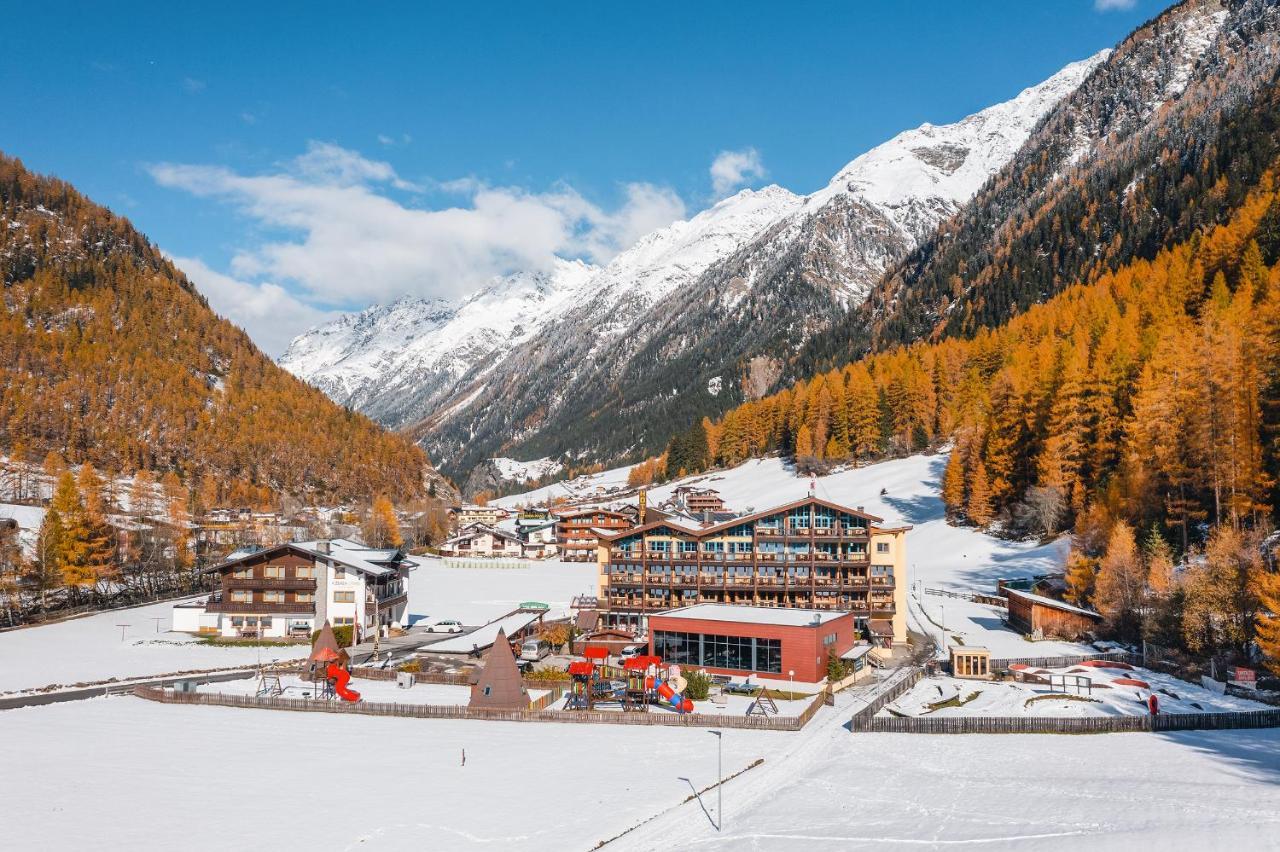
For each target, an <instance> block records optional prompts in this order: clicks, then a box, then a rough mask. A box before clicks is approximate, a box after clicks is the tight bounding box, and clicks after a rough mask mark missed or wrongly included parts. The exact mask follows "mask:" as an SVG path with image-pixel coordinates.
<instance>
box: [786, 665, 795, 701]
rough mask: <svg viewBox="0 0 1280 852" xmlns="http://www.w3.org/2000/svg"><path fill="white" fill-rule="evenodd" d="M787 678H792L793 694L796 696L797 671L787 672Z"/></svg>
mask: <svg viewBox="0 0 1280 852" xmlns="http://www.w3.org/2000/svg"><path fill="white" fill-rule="evenodd" d="M787 676H788V677H790V678H791V694H792V695H795V694H796V670H795V669H791V670H790V671H788V672H787Z"/></svg>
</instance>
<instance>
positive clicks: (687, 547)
mask: <svg viewBox="0 0 1280 852" xmlns="http://www.w3.org/2000/svg"><path fill="white" fill-rule="evenodd" d="M680 552H681V553H697V552H698V543H697V542H696V541H682V542H680Z"/></svg>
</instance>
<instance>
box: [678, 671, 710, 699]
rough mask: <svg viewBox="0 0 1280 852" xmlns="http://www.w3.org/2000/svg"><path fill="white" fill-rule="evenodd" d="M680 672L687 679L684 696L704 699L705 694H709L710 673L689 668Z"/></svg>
mask: <svg viewBox="0 0 1280 852" xmlns="http://www.w3.org/2000/svg"><path fill="white" fill-rule="evenodd" d="M681 674H683V675H684V679H685V680H686V681H688V686H686V687H685V690H684V697H685V698H691V699H693V700H694V701H705V700H706V698H707V696H708V695H710V694H711V675H709V674H707V673H706V672H704V671H702V670H701V669H691V670H689V671H687V672H681Z"/></svg>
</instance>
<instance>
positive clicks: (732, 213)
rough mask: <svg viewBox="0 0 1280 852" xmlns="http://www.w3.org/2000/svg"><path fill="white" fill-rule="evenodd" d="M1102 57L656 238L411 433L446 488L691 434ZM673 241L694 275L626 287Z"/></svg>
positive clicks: (873, 275)
mask: <svg viewBox="0 0 1280 852" xmlns="http://www.w3.org/2000/svg"><path fill="white" fill-rule="evenodd" d="M1106 56H1107V52H1106V51H1103V52H1101V53H1099V54H1098V55H1096V56H1093V57H1090V58H1089V59H1086V60H1083V61H1081V62H1075V63H1072V64H1071V65H1068V66H1067V67H1066V68H1064V69H1062V70H1061V71H1060V72H1058V73H1057V74H1055V75H1054V76H1053V77H1051V78H1049V79H1048V80H1046V81H1045V82H1043V83H1041V84H1039V85H1037V86H1034V87H1031V88H1029V89H1027V90H1025V91H1023V92H1021V93H1020V94H1019V95H1018V96H1017V97H1015V98H1013V99H1012V100H1010V101H1007V102H1005V103H1001V104H998V105H996V106H993V107H990V108H988V109H985V110H983V111H982V112H980V113H977V114H975V115H971V116H969V117H967V118H965V119H962V120H961V121H959V122H956V123H954V124H949V125H944V126H936V125H924V126H922V127H919V128H916V129H914V130H909V131H906V132H904V133H901V134H899V135H898V136H896V137H894V138H893V139H891V140H889V141H888V142H885V143H884V144H882V145H879V146H877V147H876V148H874V149H872V150H871V151H868V152H866V153H865V154H863V155H861V156H859V157H858V158H856V159H855V160H853V161H852V162H850V163H849V164H848V165H846V166H845V167H844V168H842V169H841V170H840V171H839V172H838V173H837V175H836V176H835V177H834V178H832V180H831V181H830V182H829V183H828V185H827V186H825V187H823V188H822V189H819V190H818V191H817V192H815V193H813V194H811V195H809V196H807V197H803V198H798V197H797V196H795V195H793V194H791V193H789V192H786V191H785V190H783V189H780V188H778V187H769V188H766V189H764V190H760V191H759V192H755V193H752V192H750V191H744V192H743V193H740V194H739V195H738V196H735V197H733V198H730V199H727V200H725V201H723V202H721V203H720V204H719V205H717V206H716V207H713V208H711V209H710V210H708V211H706V212H705V213H703V214H701V215H700V216H697V217H694V219H693V220H691V221H690V222H689V223H685V224H684V225H683V227H681V226H676V227H674V228H673V229H668V230H667V232H659V233H658V234H655V235H651V237H649V238H646V239H645V240H642V241H641V243H640V244H638V245H637V246H636V248H635V249H633V252H635V254H634V255H632V253H631V252H628V253H627V254H626V255H623V256H620V257H619V258H618V260H617V261H615V262H614V263H613V264H610V266H609V267H608V268H606V269H605V270H604V271H603V272H601V273H600V275H599V276H597V278H596V279H595V280H594V281H593V282H592V285H591V287H590V288H589V289H590V290H592V291H594V295H593V296H592V299H591V300H590V301H588V302H585V303H583V304H582V305H580V306H578V307H575V308H574V309H573V310H571V311H569V312H568V313H566V314H565V315H564V316H563V317H561V318H559V319H557V320H556V321H554V322H551V323H548V324H547V325H546V326H545V327H544V329H543V332H542V333H540V334H539V335H538V336H536V337H535V338H532V339H530V340H529V341H528V342H527V343H525V344H524V345H523V346H521V347H520V349H519V350H518V351H515V352H513V353H512V356H511V358H509V359H508V360H507V362H506V363H504V364H501V365H499V366H498V367H496V368H495V369H494V370H492V371H490V372H488V373H486V374H485V375H484V376H482V377H481V376H477V377H475V380H474V381H471V380H463V381H462V382H460V383H459V385H458V387H457V389H456V391H455V395H454V399H455V400H464V401H465V402H464V403H463V404H455V405H452V406H448V407H446V409H445V410H444V411H441V412H438V413H437V414H436V415H434V416H432V417H429V418H428V419H427V420H426V421H424V422H423V424H421V426H420V427H418V434H419V435H420V436H422V437H423V438H424V442H425V444H426V446H427V447H429V448H431V449H432V450H433V451H435V452H437V453H439V454H441V455H443V456H444V457H448V458H450V459H451V460H452V461H453V464H454V467H453V470H454V471H455V472H461V471H465V470H469V469H471V468H472V467H474V466H475V465H476V464H478V463H479V462H480V461H481V460H482V458H483V457H484V456H488V455H493V454H495V453H496V452H498V451H501V452H503V453H508V454H510V453H513V452H514V453H515V454H516V455H517V456H521V457H523V456H524V455H538V456H544V455H551V456H558V455H560V454H562V453H566V452H570V451H575V452H577V453H581V454H585V455H586V456H588V457H593V458H600V459H610V458H615V457H617V456H618V455H619V454H622V453H626V452H629V451H633V450H635V449H639V448H643V449H646V450H654V449H656V448H657V445H658V443H659V442H660V441H663V440H665V437H666V435H668V434H669V429H670V426H671V422H672V421H671V418H672V417H674V416H676V414H675V412H676V411H680V412H681V415H680V420H684V421H687V419H688V418H689V416H690V414H691V413H694V414H698V415H701V414H703V413H706V414H714V413H716V412H717V411H719V410H722V409H723V408H724V407H725V406H726V405H728V404H731V403H732V402H733V401H736V400H739V399H741V398H742V397H743V396H744V395H747V396H749V395H753V394H754V393H759V392H763V391H764V390H765V389H767V387H768V385H769V384H770V383H771V380H770V377H771V376H776V372H777V369H778V367H777V364H778V363H779V362H780V359H781V357H782V356H785V354H786V353H787V352H788V351H794V349H795V347H797V346H799V345H800V344H802V343H803V342H804V340H805V339H807V337H808V336H809V335H811V334H814V333H816V332H818V331H821V330H822V329H824V328H825V327H827V326H828V325H829V324H830V323H832V322H834V321H835V320H836V319H837V318H838V317H839V316H841V315H843V313H844V312H845V311H846V310H847V309H848V308H849V307H850V306H852V305H856V304H858V303H859V302H861V300H862V299H863V298H865V295H866V293H867V292H868V291H869V290H870V288H871V287H872V286H873V285H874V284H875V282H876V281H878V280H879V278H880V276H881V275H882V274H883V273H884V271H885V269H886V268H887V267H888V266H889V265H890V264H891V263H893V262H894V261H896V260H897V259H899V258H901V257H903V256H905V255H906V253H907V252H909V251H911V249H913V248H914V247H915V246H916V245H918V244H919V243H920V242H921V241H922V240H924V239H927V238H928V237H929V236H930V235H931V234H932V233H933V232H934V231H935V230H936V229H937V226H938V224H939V223H940V222H941V221H943V220H944V219H946V218H948V217H949V216H951V215H953V214H954V213H955V212H956V211H957V210H958V209H959V208H960V207H961V205H963V204H964V203H965V202H966V201H967V200H968V199H969V198H970V197H972V196H973V194H974V193H975V192H977V191H978V189H980V188H981V186H982V185H983V183H984V182H985V181H986V180H987V179H988V178H989V177H990V176H991V175H992V174H993V173H995V172H996V171H997V170H998V169H1000V168H1001V167H1002V166H1003V165H1004V164H1005V163H1006V162H1007V161H1008V159H1009V158H1011V157H1012V156H1013V155H1014V153H1015V152H1016V151H1017V149H1018V147H1019V146H1020V145H1021V144H1022V142H1023V141H1025V140H1026V138H1027V136H1028V135H1029V134H1030V133H1031V131H1032V129H1033V128H1034V127H1035V125H1036V123H1037V122H1038V121H1040V120H1041V119H1042V118H1043V117H1044V115H1045V113H1046V112H1048V111H1049V110H1050V109H1051V108H1052V107H1053V106H1054V105H1055V104H1056V103H1058V101H1060V100H1061V99H1062V98H1063V97H1065V96H1066V95H1067V94H1069V93H1070V92H1071V91H1073V90H1074V89H1075V87H1077V86H1078V85H1080V82H1081V81H1082V80H1083V79H1084V78H1085V77H1086V76H1087V75H1088V74H1089V73H1090V72H1091V71H1092V70H1093V69H1094V68H1095V67H1096V66H1097V65H1098V64H1099V63H1101V62H1102V61H1103V60H1105V58H1106ZM748 204H750V208H748V207H747V205H748ZM747 209H750V210H751V213H752V215H746V212H745V211H746V210H747ZM730 223H732V224H733V225H734V226H735V227H734V228H733V230H732V233H727V231H728V230H729V225H730ZM712 225H719V226H720V227H719V228H715V229H711V226H712ZM694 226H697V227H694ZM752 229H753V230H752ZM749 230H750V231H751V233H749V234H748V233H745V232H747V231H749ZM677 232H678V233H677ZM687 232H692V233H696V234H698V237H699V239H697V240H696V241H695V240H691V239H690V238H689V237H687V236H685V234H686V233H687ZM712 235H716V236H717V237H718V238H716V239H712ZM651 241H652V242H651ZM668 242H675V243H678V244H679V245H680V252H678V254H680V255H681V256H684V255H689V254H691V255H693V256H696V257H697V258H698V259H699V260H702V261H703V263H702V264H701V267H700V268H694V267H693V266H691V265H675V264H662V265H661V266H660V267H659V268H660V269H661V273H660V275H661V277H662V278H663V280H665V281H666V282H667V285H666V286H648V287H636V286H635V284H634V282H636V281H638V280H645V279H646V278H648V277H649V276H642V275H637V274H636V273H635V271H634V270H633V269H632V268H631V264H632V263H635V262H637V261H639V262H640V263H642V264H643V263H644V262H645V261H646V260H647V259H648V258H647V255H648V254H649V253H650V252H654V253H656V254H658V255H660V256H663V257H665V256H666V253H665V251H664V250H662V249H660V248H659V247H661V246H664V245H665V244H666V243H668ZM698 246H705V247H706V248H707V249H712V250H709V251H708V250H703V251H696V252H695V251H694V250H693V249H695V248H697V247H698ZM655 249H656V250H657V251H656V252H655ZM673 270H678V271H673Z"/></svg>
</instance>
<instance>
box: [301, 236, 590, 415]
mask: <svg viewBox="0 0 1280 852" xmlns="http://www.w3.org/2000/svg"><path fill="white" fill-rule="evenodd" d="M598 271H599V270H598V269H597V268H596V267H594V266H592V265H591V264H588V263H584V262H582V261H578V260H574V261H568V260H562V261H558V262H557V263H556V266H555V268H554V269H552V270H551V271H550V272H547V273H541V272H539V273H529V272H522V273H516V274H514V275H509V276H506V277H503V278H499V279H497V280H495V281H494V282H492V283H491V284H490V285H489V286H488V287H486V288H484V289H483V290H481V291H480V292H478V293H474V294H472V295H470V296H468V297H466V298H464V299H461V300H459V301H457V302H448V301H444V300H440V299H415V298H404V299H399V300H397V301H395V302H393V303H391V304H390V305H374V306H372V307H370V308H368V309H366V310H364V311H361V312H360V313H358V314H348V315H347V316H344V317H340V318H338V319H337V320H334V321H333V322H330V323H327V324H325V325H321V326H318V327H317V328H314V329H311V330H310V331H308V332H306V333H304V334H301V335H299V336H298V337H296V338H295V339H294V340H293V342H292V343H290V344H289V348H288V350H287V351H286V352H285V353H284V355H282V356H281V357H280V365H281V366H283V367H284V368H285V369H287V370H289V371H290V372H292V373H294V374H295V375H297V376H299V377H300V378H302V379H304V380H306V381H308V382H310V383H311V384H313V385H315V386H316V387H318V388H320V389H321V390H322V391H324V392H325V393H326V394H328V395H329V396H330V397H331V398H332V399H334V400H336V401H337V402H340V403H342V404H344V405H349V406H351V407H353V408H357V409H359V410H360V411H363V412H364V413H366V414H368V415H370V416H372V417H375V418H377V419H378V420H381V421H382V422H383V423H386V424H387V425H389V426H400V425H403V424H405V423H411V422H415V421H417V420H420V419H421V418H422V417H424V416H426V414H428V413H430V412H432V411H434V410H435V407H436V405H437V404H439V403H440V402H441V401H442V399H444V398H445V397H446V396H447V394H448V392H449V391H450V390H451V389H452V387H453V384H454V383H455V382H456V381H457V380H458V379H459V378H461V377H462V376H463V375H465V374H467V373H468V372H469V371H471V370H473V369H475V370H478V371H480V372H483V371H484V370H485V369H487V368H491V367H492V366H494V365H495V364H496V363H498V362H499V361H500V360H501V359H502V358H503V357H504V356H505V355H506V354H507V353H509V352H510V351H511V350H512V349H514V348H515V347H517V346H519V345H520V344H521V343H522V342H524V341H525V340H528V339H529V338H530V337H532V336H533V335H535V334H537V333H538V331H539V330H540V329H541V328H542V326H543V325H544V324H546V323H547V322H548V321H550V320H551V319H552V318H554V317H555V316H557V315H559V314H560V313H562V312H563V311H564V310H565V309H566V308H567V307H569V306H571V305H573V304H574V303H575V302H576V301H578V300H579V299H581V298H582V291H583V288H584V285H586V284H587V283H588V282H589V281H590V280H591V279H592V277H593V276H594V275H595V273H596V272H598Z"/></svg>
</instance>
